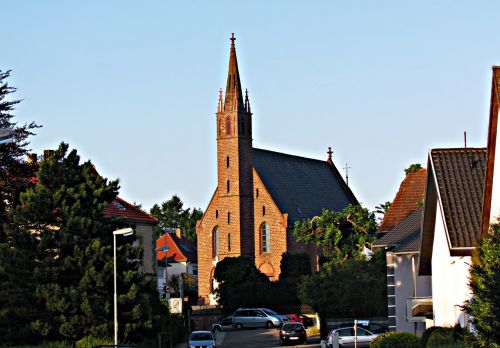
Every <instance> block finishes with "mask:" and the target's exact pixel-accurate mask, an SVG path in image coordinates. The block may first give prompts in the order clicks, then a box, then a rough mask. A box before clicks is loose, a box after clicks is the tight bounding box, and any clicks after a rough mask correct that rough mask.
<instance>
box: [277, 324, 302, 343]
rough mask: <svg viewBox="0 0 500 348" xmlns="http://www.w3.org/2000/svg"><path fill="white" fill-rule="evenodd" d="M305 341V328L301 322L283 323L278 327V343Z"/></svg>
mask: <svg viewBox="0 0 500 348" xmlns="http://www.w3.org/2000/svg"><path fill="white" fill-rule="evenodd" d="M290 343H294V344H297V343H299V344H300V343H304V344H305V343H307V335H306V329H305V328H304V325H302V323H285V324H283V326H282V327H281V329H280V345H284V344H290Z"/></svg>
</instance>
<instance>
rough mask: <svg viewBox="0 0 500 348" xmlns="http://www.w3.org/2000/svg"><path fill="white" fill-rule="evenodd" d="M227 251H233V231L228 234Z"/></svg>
mask: <svg viewBox="0 0 500 348" xmlns="http://www.w3.org/2000/svg"><path fill="white" fill-rule="evenodd" d="M227 251H231V233H228V234H227Z"/></svg>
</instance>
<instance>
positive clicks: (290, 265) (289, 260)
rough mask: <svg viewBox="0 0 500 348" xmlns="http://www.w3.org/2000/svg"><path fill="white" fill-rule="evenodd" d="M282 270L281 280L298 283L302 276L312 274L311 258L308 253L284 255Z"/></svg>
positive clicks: (282, 256) (287, 253)
mask: <svg viewBox="0 0 500 348" xmlns="http://www.w3.org/2000/svg"><path fill="white" fill-rule="evenodd" d="M280 268H281V272H280V277H279V279H280V280H285V279H287V280H289V281H291V282H295V283H296V282H298V281H299V280H300V278H301V277H302V276H305V275H309V274H311V257H310V256H309V254H307V253H289V252H286V253H283V254H282V255H281V265H280Z"/></svg>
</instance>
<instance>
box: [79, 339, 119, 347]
mask: <svg viewBox="0 0 500 348" xmlns="http://www.w3.org/2000/svg"><path fill="white" fill-rule="evenodd" d="M113 343H114V342H113V339H112V338H108V337H93V336H85V337H84V338H82V339H81V340H79V341H77V342H76V344H75V347H76V348H92V347H93V346H101V345H110V344H113Z"/></svg>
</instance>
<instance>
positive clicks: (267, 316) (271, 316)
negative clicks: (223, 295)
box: [233, 308, 287, 330]
mask: <svg viewBox="0 0 500 348" xmlns="http://www.w3.org/2000/svg"><path fill="white" fill-rule="evenodd" d="M286 319H287V318H285V317H284V316H282V315H279V314H278V313H276V312H274V311H272V310H270V309H267V308H239V309H237V310H236V311H235V312H234V314H233V327H234V328H236V329H238V330H241V329H243V328H248V327H266V328H272V327H281V325H283V323H284V322H285V321H287V320H286Z"/></svg>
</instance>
